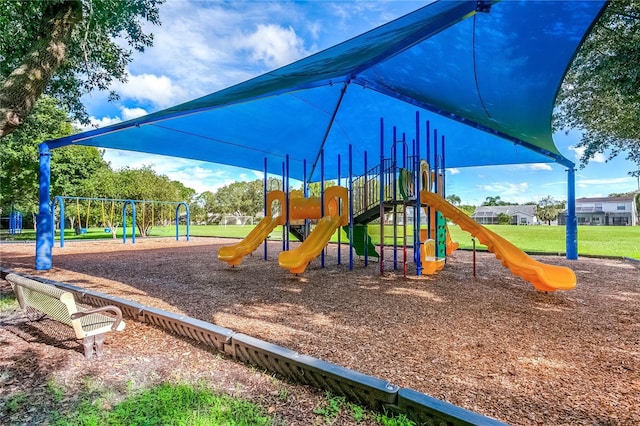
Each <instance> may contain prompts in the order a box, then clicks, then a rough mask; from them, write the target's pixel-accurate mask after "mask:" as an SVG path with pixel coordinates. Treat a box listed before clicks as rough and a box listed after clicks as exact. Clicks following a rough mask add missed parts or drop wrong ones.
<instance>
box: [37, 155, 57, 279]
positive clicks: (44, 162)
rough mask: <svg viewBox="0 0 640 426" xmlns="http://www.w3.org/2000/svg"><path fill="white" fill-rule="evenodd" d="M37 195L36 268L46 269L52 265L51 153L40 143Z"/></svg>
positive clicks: (39, 269)
mask: <svg viewBox="0 0 640 426" xmlns="http://www.w3.org/2000/svg"><path fill="white" fill-rule="evenodd" d="M39 151H40V173H39V188H40V190H39V196H40V204H39V208H38V215H37V216H36V217H37V219H36V222H37V223H36V270H38V271H47V270H49V269H51V267H52V266H53V256H52V252H53V224H52V223H51V222H52V213H51V206H50V196H49V191H50V186H51V153H50V152H49V145H47V144H46V143H41V144H40V145H39Z"/></svg>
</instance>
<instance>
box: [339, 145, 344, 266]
mask: <svg viewBox="0 0 640 426" xmlns="http://www.w3.org/2000/svg"><path fill="white" fill-rule="evenodd" d="M340 167H341V164H340V154H338V185H340ZM338 204H339V202H338ZM344 208H345V206H340V205H338V214H341V213H342V209H344ZM341 236H342V227H340V228H338V265H340V247H341V246H342V239H341Z"/></svg>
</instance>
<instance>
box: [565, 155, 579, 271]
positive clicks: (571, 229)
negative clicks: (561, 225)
mask: <svg viewBox="0 0 640 426" xmlns="http://www.w3.org/2000/svg"><path fill="white" fill-rule="evenodd" d="M567 171H568V172H569V173H568V175H567V178H568V179H567V187H568V196H567V223H566V228H567V229H566V233H567V241H566V246H567V259H569V260H577V259H578V218H577V216H576V169H575V168H573V167H570V168H569V169H568V170H567Z"/></svg>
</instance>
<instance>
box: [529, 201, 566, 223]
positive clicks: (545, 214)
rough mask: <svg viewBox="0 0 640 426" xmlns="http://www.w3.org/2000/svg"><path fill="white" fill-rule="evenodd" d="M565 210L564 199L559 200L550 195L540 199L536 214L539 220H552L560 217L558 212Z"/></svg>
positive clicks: (549, 221) (548, 221)
mask: <svg viewBox="0 0 640 426" xmlns="http://www.w3.org/2000/svg"><path fill="white" fill-rule="evenodd" d="M563 210H564V201H557V200H555V199H554V198H553V197H552V196H551V195H548V196H546V197H544V198H542V199H541V200H540V201H538V204H537V206H536V216H537V217H538V219H539V220H541V221H544V222H547V224H548V225H551V222H552V221H554V220H556V219H558V214H560V212H562V211H563Z"/></svg>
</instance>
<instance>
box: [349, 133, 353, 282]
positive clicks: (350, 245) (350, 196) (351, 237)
mask: <svg viewBox="0 0 640 426" xmlns="http://www.w3.org/2000/svg"><path fill="white" fill-rule="evenodd" d="M349 270H350V271H353V146H352V145H351V144H349Z"/></svg>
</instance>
